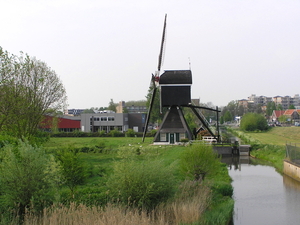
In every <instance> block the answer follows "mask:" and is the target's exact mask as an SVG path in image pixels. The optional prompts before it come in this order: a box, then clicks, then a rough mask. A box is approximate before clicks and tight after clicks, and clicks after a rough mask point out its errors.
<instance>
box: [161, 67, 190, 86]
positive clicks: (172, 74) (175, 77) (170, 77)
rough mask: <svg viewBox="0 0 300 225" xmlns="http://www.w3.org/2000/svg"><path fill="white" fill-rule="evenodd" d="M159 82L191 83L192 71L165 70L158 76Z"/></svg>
mask: <svg viewBox="0 0 300 225" xmlns="http://www.w3.org/2000/svg"><path fill="white" fill-rule="evenodd" d="M159 84H192V71H190V70H166V71H165V72H164V73H163V74H162V75H161V76H160V78H159Z"/></svg>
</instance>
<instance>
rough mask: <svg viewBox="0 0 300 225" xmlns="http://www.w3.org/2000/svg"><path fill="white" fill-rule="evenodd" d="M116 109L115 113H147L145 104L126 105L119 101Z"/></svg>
mask: <svg viewBox="0 0 300 225" xmlns="http://www.w3.org/2000/svg"><path fill="white" fill-rule="evenodd" d="M116 108H117V113H123V112H126V113H147V107H146V104H145V105H143V106H135V105H126V103H125V102H124V101H120V102H119V104H118V105H117V107H116Z"/></svg>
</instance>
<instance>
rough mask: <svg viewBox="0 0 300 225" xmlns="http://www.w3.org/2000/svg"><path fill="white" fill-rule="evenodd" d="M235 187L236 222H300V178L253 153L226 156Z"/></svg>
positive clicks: (235, 224)
mask: <svg viewBox="0 0 300 225" xmlns="http://www.w3.org/2000/svg"><path fill="white" fill-rule="evenodd" d="M223 161H224V162H226V163H227V165H228V170H229V175H230V176H231V178H232V179H233V182H232V185H233V188H234V196H233V197H234V200H235V206H234V215H233V224H234V225H239V224H242V225H248V224H249V225H252V224H255V225H259V224H262V225H268V224H270V225H275V224H280V225H282V224H286V225H290V224H291V225H292V224H293V225H294V224H300V182H297V181H295V180H293V179H291V178H289V177H287V176H285V175H283V176H282V175H281V174H279V173H278V172H276V170H275V169H274V168H273V167H271V166H268V165H263V163H262V161H257V160H254V159H252V158H250V157H244V158H229V159H226V158H223Z"/></svg>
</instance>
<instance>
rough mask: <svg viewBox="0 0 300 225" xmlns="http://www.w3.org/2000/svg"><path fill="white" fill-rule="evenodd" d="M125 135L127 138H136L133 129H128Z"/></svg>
mask: <svg viewBox="0 0 300 225" xmlns="http://www.w3.org/2000/svg"><path fill="white" fill-rule="evenodd" d="M125 134H126V136H127V137H134V136H135V135H136V132H135V131H134V130H132V129H128V130H127V131H126V133H125Z"/></svg>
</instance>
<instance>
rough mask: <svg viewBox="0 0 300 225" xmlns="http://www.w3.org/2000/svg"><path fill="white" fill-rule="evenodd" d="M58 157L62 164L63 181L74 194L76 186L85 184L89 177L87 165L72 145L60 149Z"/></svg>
mask: <svg viewBox="0 0 300 225" xmlns="http://www.w3.org/2000/svg"><path fill="white" fill-rule="evenodd" d="M56 159H57V160H58V161H59V162H60V165H61V174H62V178H63V181H64V183H65V184H66V185H67V187H68V188H69V189H70V191H71V195H73V194H74V191H75V189H76V187H77V186H78V185H80V184H84V183H85V181H86V178H87V177H88V171H87V166H86V165H85V163H84V161H83V160H82V159H81V157H80V153H79V152H78V151H77V150H76V149H74V148H71V147H68V148H66V149H62V150H58V151H57V153H56Z"/></svg>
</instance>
